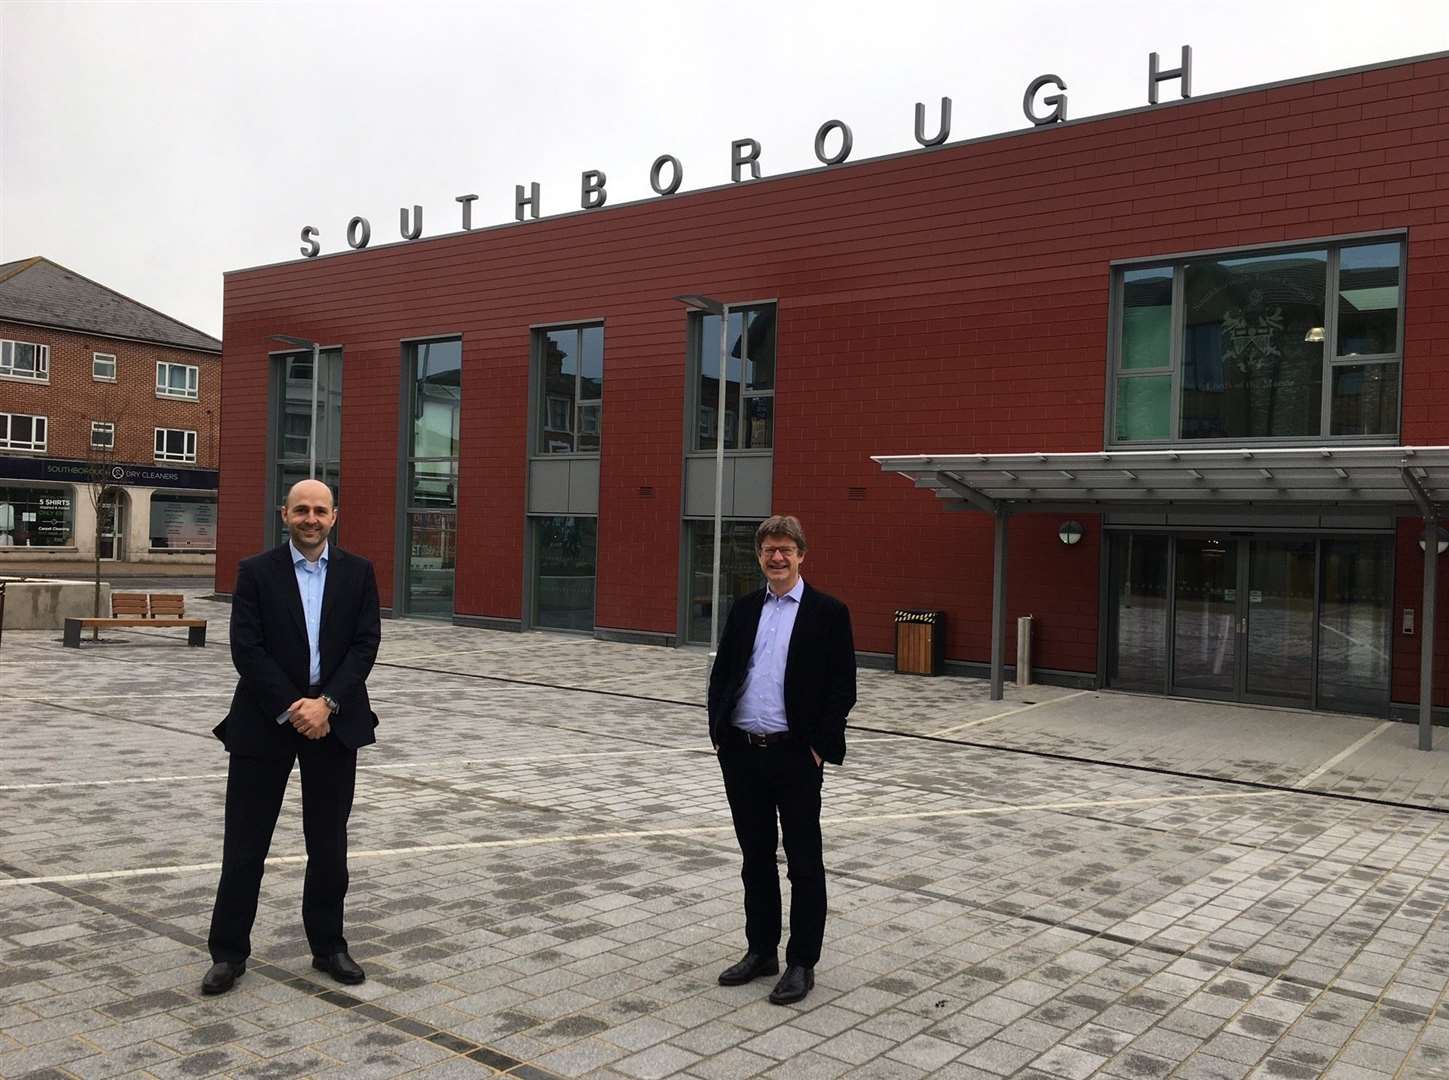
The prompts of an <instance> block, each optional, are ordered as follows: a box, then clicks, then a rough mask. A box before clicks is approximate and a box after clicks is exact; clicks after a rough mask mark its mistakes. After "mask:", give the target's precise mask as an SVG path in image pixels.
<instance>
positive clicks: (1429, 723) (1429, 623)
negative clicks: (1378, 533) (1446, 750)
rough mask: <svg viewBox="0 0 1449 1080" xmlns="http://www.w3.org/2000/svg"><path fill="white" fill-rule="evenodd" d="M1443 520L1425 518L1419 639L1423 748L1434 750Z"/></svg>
mask: <svg viewBox="0 0 1449 1080" xmlns="http://www.w3.org/2000/svg"><path fill="white" fill-rule="evenodd" d="M1439 535H1440V530H1439V521H1438V519H1437V518H1425V519H1424V603H1423V614H1424V630H1423V633H1422V634H1421V635H1420V637H1419V749H1420V750H1432V749H1434V628H1435V621H1436V620H1435V615H1436V612H1435V607H1436V601H1437V599H1438V596H1439V588H1438V585H1439V582H1438V577H1439Z"/></svg>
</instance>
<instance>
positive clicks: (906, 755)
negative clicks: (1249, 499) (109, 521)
mask: <svg viewBox="0 0 1449 1080" xmlns="http://www.w3.org/2000/svg"><path fill="white" fill-rule="evenodd" d="M188 597H189V600H188V605H189V607H192V608H194V609H195V610H197V611H199V612H203V613H205V614H207V615H209V616H210V617H212V618H213V619H214V620H215V621H214V622H213V625H212V627H211V632H210V635H209V636H210V638H211V645H209V646H208V648H206V649H205V650H197V649H188V648H186V647H185V645H184V644H180V643H179V642H178V641H177V640H176V639H175V635H174V634H171V635H166V634H161V633H158V632H145V631H140V632H136V633H120V632H116V633H112V634H109V635H108V639H109V642H108V643H105V644H101V645H98V646H90V647H87V648H85V649H83V650H81V651H79V652H73V651H71V650H64V651H63V650H61V648H60V647H59V643H58V641H57V640H55V637H54V636H53V635H49V634H46V633H41V632H23V633H17V632H13V631H12V632H11V633H10V634H7V635H6V638H5V641H4V645H3V653H0V686H3V687H4V694H5V697H6V700H7V703H9V707H8V708H7V710H6V712H5V716H4V717H3V718H0V733H3V747H4V753H3V755H0V864H3V865H0V1077H7V1078H8V1077H19V1076H31V1075H34V1076H45V1077H90V1076H95V1077H111V1076H126V1075H134V1076H151V1077H172V1076H175V1077H200V1076H210V1075H234V1076H248V1077H267V1078H281V1077H290V1076H340V1077H346V1078H347V1080H359V1078H362V1077H371V1076H423V1077H449V1076H467V1077H475V1076H487V1075H490V1074H491V1073H492V1072H493V1071H494V1070H492V1069H491V1068H490V1067H489V1064H490V1063H492V1064H494V1065H504V1066H506V1067H510V1068H513V1073H512V1075H518V1076H535V1077H547V1076H556V1077H557V1076H567V1077H588V1078H590V1080H610V1078H614V1080H646V1078H648V1077H665V1076H689V1077H697V1078H729V1077H750V1076H783V1077H790V1078H791V1080H809V1078H812V1077H820V1078H825V1080H835V1078H837V1077H861V1078H869V1080H888V1078H891V1077H919V1076H939V1077H945V1078H964V1080H980V1078H983V1077H1001V1076H1020V1077H1026V1078H1031V1077H1038V1078H1042V1077H1050V1078H1055V1080H1062V1078H1072V1077H1084V1076H1090V1075H1101V1076H1109V1077H1117V1078H1119V1080H1146V1078H1155V1077H1164V1076H1182V1077H1243V1076H1262V1077H1281V1078H1292V1077H1299V1076H1303V1077H1310V1076H1313V1077H1316V1076H1331V1077H1343V1078H1347V1080H1377V1078H1378V1077H1390V1076H1401V1077H1433V1076H1449V1008H1446V1004H1445V996H1446V989H1449V938H1446V935H1445V930H1446V928H1449V915H1446V905H1449V872H1446V866H1445V857H1446V854H1449V830H1446V829H1445V818H1444V815H1443V814H1442V812H1441V811H1443V810H1445V809H1449V797H1446V794H1445V792H1446V789H1449V768H1446V766H1445V761H1444V753H1443V752H1440V751H1436V752H1435V753H1433V754H1417V753H1415V752H1413V751H1412V750H1411V749H1410V747H1411V746H1412V732H1411V729H1409V728H1398V727H1396V728H1392V729H1386V730H1385V731H1383V732H1381V733H1380V734H1379V735H1378V736H1377V737H1376V738H1375V739H1374V740H1373V741H1371V742H1370V743H1368V744H1366V746H1365V747H1364V748H1363V749H1361V750H1360V751H1358V752H1357V753H1355V754H1354V755H1353V756H1351V757H1349V758H1347V759H1345V760H1344V761H1342V762H1340V763H1339V764H1338V765H1337V766H1335V767H1334V768H1333V769H1331V770H1329V771H1327V772H1326V773H1324V774H1323V775H1322V776H1320V777H1319V778H1318V779H1317V780H1315V781H1314V782H1313V786H1314V787H1315V788H1318V789H1321V790H1322V791H1325V792H1329V793H1336V794H1340V795H1342V794H1356V795H1365V796H1369V797H1371V798H1375V799H1382V800H1388V801H1395V800H1398V801H1402V802H1407V803H1411V804H1414V805H1408V806H1394V805H1377V804H1373V803H1367V802H1362V801H1357V802H1355V801H1349V800H1344V799H1330V798H1322V797H1314V796H1312V795H1308V794H1302V793H1293V792H1291V791H1282V790H1278V791H1272V790H1264V789H1261V788H1252V787H1243V786H1233V785H1227V784H1223V783H1221V782H1220V781H1221V780H1226V779H1231V780H1237V781H1249V782H1251V783H1257V784H1264V783H1267V784H1282V785H1285V786H1291V784H1292V783H1296V782H1297V781H1298V780H1299V779H1300V778H1301V777H1303V776H1305V775H1307V774H1308V773H1309V772H1311V771H1312V770H1313V769H1315V768H1316V767H1317V766H1318V765H1319V764H1321V763H1322V762H1323V761H1326V760H1327V759H1328V758H1329V757H1331V756H1333V754H1335V753H1337V752H1338V750H1340V749H1343V748H1344V747H1346V746H1348V745H1349V744H1350V743H1352V742H1353V741H1355V740H1356V739H1358V738H1360V737H1361V736H1362V735H1363V734H1366V733H1369V732H1372V731H1373V730H1374V729H1375V726H1376V725H1375V724H1374V722H1371V721H1364V720H1361V719H1357V718H1352V717H1326V716H1316V715H1313V714H1307V713H1273V712H1270V711H1267V710H1260V709H1243V708H1237V707H1219V706H1207V705H1198V704H1192V703H1184V702H1167V701H1161V700H1157V699H1148V698H1132V697H1126V696H1122V695H1102V694H1073V692H1069V691H1063V690H1059V689H1053V688H1046V687H1034V688H1030V689H1029V690H1027V691H1012V692H1011V694H1010V700H1009V701H1008V702H1007V703H1006V704H1005V705H1004V706H1003V705H1001V704H993V703H990V702H988V701H987V700H986V697H985V693H984V686H983V685H982V684H980V683H977V682H972V681H967V680H952V679H937V680H930V679H910V678H903V677H897V676H892V675H888V674H885V673H881V672H874V671H866V672H863V673H862V677H861V705H860V707H859V709H858V711H857V713H856V715H855V717H854V721H855V722H856V723H857V724H858V725H859V726H860V727H862V728H866V727H868V728H873V729H877V730H875V731H871V732H866V731H858V732H857V733H856V735H855V736H854V738H853V740H852V745H851V752H850V758H849V760H848V762H847V765H846V766H845V767H844V768H842V769H833V768H832V769H830V770H829V771H828V774H827V777H826V816H827V818H828V819H830V820H829V821H828V822H827V825H826V837H827V848H828V850H827V865H828V867H829V869H830V872H831V882H830V890H831V896H830V903H831V921H830V924H829V929H828V934H827V943H826V953H825V956H824V957H823V959H822V962H821V965H820V967H819V968H818V969H817V973H816V974H817V986H816V990H815V992H814V993H813V994H812V995H811V996H810V998H808V999H807V1000H806V1002H804V1003H803V1004H801V1005H799V1006H794V1007H790V1008H785V1009H781V1008H776V1007H774V1006H771V1005H769V1004H768V1003H767V1002H765V1000H764V996H765V993H766V992H767V991H768V989H769V986H768V982H769V980H760V981H759V982H758V983H757V984H754V985H751V986H748V987H720V986H718V985H716V983H715V980H714V976H715V974H716V972H717V971H718V970H719V969H720V968H721V967H723V966H725V965H726V964H727V963H729V962H731V961H733V960H734V959H736V958H737V956H738V954H739V952H740V950H741V947H742V939H741V932H740V928H741V921H742V913H741V911H740V904H739V880H738V862H737V853H736V852H735V850H734V845H733V839H732V835H731V833H730V830H729V827H728V817H727V812H726V810H725V806H724V799H723V793H722V791H721V788H720V784H719V776H718V769H717V766H716V765H715V763H714V761H713V760H712V758H711V755H709V754H707V753H702V752H701V744H702V743H703V739H702V723H703V718H702V713H701V711H700V709H699V708H698V702H699V700H700V698H701V694H702V687H703V670H704V666H703V665H704V661H703V657H702V656H701V654H699V653H698V652H694V651H690V650H680V651H669V650H659V649H649V648H642V647H633V646H624V645H614V644H605V643H600V642H594V641H591V640H589V639H585V638H576V637H563V636H551V635H534V634H529V635H516V634H515V635H509V634H502V633H492V632H487V631H476V630H465V629H460V628H454V627H447V626H441V625H438V624H433V623H425V622H415V621H398V622H389V623H388V624H386V626H385V635H384V647H383V654H382V660H383V664H382V665H380V666H379V667H378V669H377V671H376V672H375V674H374V677H373V679H372V682H371V685H372V687H373V689H374V698H375V700H376V703H377V707H378V711H379V712H380V714H381V715H382V717H383V727H382V729H381V732H380V735H381V737H382V742H381V743H380V744H379V746H378V747H376V748H375V749H373V750H369V751H368V752H367V753H365V754H364V755H363V757H362V765H363V768H362V769H361V771H360V774H359V783H358V800H357V808H356V811H355V813H354V819H353V831H352V848H353V851H354V858H353V887H352V892H351V894H350V897H349V911H348V931H349V936H350V938H351V940H352V942H353V946H354V950H353V951H354V953H355V955H356V956H357V957H358V958H359V960H361V961H362V962H363V963H364V964H365V965H366V966H367V968H368V970H369V973H370V976H371V977H370V978H369V980H368V982H366V983H365V984H363V985H362V986H360V987H355V988H349V989H348V990H347V996H346V997H345V998H338V997H336V995H335V994H331V991H332V990H333V987H332V986H331V984H330V983H325V982H324V981H322V980H321V977H320V976H319V979H318V980H317V981H313V980H312V979H311V977H310V976H311V975H312V974H313V973H312V972H311V971H310V969H309V966H308V955H307V947H306V943H305V941H304V939H303V938H302V935H301V928H300V925H299V923H300V920H299V916H298V907H299V897H300V890H301V879H302V866H301V864H300V861H299V860H297V859H296V858H295V857H296V856H298V855H299V854H300V852H301V836H300V827H299V822H298V819H297V801H296V796H297V792H296V789H295V788H293V789H292V792H291V793H290V795H289V799H288V805H287V807H286V808H285V809H284V812H283V819H282V822H281V824H280V825H279V827H278V832H277V837H276V840H275V842H274V851H273V854H274V856H278V857H282V861H280V862H277V863H275V864H274V865H273V866H272V867H271V868H270V869H269V871H268V874H267V879H266V883H265V885H264V889H263V897H262V905H261V909H260V910H259V913H258V920H257V928H256V931H255V933H254V940H255V942H256V947H257V955H256V957H254V962H253V967H252V970H250V971H249V972H248V974H247V976H246V977H245V978H244V979H243V980H242V981H241V983H240V984H239V986H238V988H237V990H235V991H233V992H232V993H231V994H228V995H225V996H224V997H222V998H219V999H203V998H201V997H200V996H199V994H198V993H197V984H198V982H199V980H200V976H201V973H202V971H204V970H205V967H206V957H205V955H204V949H203V948H202V941H203V939H204V936H205V933H206V924H207V920H208V917H209V913H210V905H211V899H212V890H213V888H214V886H215V880H216V871H215V869H214V866H213V864H214V863H215V861H216V860H217V858H218V855H219V851H220V828H221V807H222V795H223V781H224V774H225V765H226V762H225V756H224V754H223V753H222V752H221V750H220V747H219V746H218V745H217V744H216V743H215V741H214V740H213V739H212V738H211V737H210V735H209V728H210V727H211V726H212V724H214V723H215V720H216V717H217V716H218V715H219V713H220V712H221V710H223V709H224V708H225V705H226V702H227V700H228V698H229V694H230V686H231V683H232V674H231V669H230V663H229V658H228V655H227V653H226V649H225V638H226V635H225V619H226V615H227V609H226V607H225V605H222V604H217V603H214V602H209V601H206V600H204V599H202V597H201V594H200V593H199V592H198V591H196V590H194V589H193V590H190V591H189V592H188ZM423 667H426V668H428V669H431V670H429V671H422V670H419V669H420V668H423ZM593 690H608V691H610V692H611V695H609V696H606V695H601V694H597V693H591V692H590V691H593ZM648 699H653V700H648ZM1028 702H1046V703H1049V704H1045V705H1043V706H1042V707H1040V708H1036V709H1032V710H1030V711H1027V712H1024V713H1015V714H1014V715H1012V716H1009V717H1004V718H1002V719H999V720H993V719H991V717H992V716H993V715H995V714H996V713H1000V712H1004V711H1006V710H1007V709H1018V708H1021V707H1023V706H1024V705H1025V704H1026V703H1028ZM961 725H971V726H969V727H964V728H963V727H961ZM951 728H957V729H959V730H957V731H956V732H955V734H954V737H956V738H958V739H960V740H965V741H966V742H969V743H970V744H973V745H964V744H960V745H954V746H953V745H951V744H949V743H943V742H928V741H922V740H919V739H915V738H911V737H908V736H911V735H920V734H928V733H932V732H940V731H942V730H945V729H951ZM947 737H952V736H949V735H948V736H947ZM1440 738H1441V740H1442V739H1446V738H1449V735H1446V734H1445V733H1442V732H1441V733H1440ZM1036 751H1045V752H1048V753H1052V754H1069V755H1073V756H1075V757H1077V758H1080V759H1084V760H1073V761H1069V760H1060V759H1054V758H1048V757H1043V756H1041V755H1040V754H1038V753H1036ZM1123 765H1138V766H1143V765H1145V766H1148V767H1150V768H1152V769H1158V770H1162V771H1161V772H1149V771H1144V770H1142V769H1128V768H1122V767H1121V766H1123ZM1182 774H1194V775H1182ZM146 868H160V872H154V873H140V874H133V875H128V876H97V875H111V874H113V873H114V872H116V871H126V870H136V869H146ZM67 875H83V877H81V878H79V879H77V880H71V881H59V882H34V883H19V884H5V881H7V880H9V881H15V880H16V879H31V878H50V877H57V876H61V877H63V876H67ZM266 965H273V967H270V968H268V967H266ZM297 975H306V976H308V978H307V979H306V981H300V982H290V981H289V980H292V979H293V978H294V977H295V976H297ZM349 1003H351V1004H350V1005H349ZM435 1032H441V1034H434V1033H435ZM480 1044H481V1047H482V1048H481V1049H478V1050H476V1052H474V1054H473V1057H466V1056H463V1055H464V1054H466V1053H469V1052H470V1051H474V1048H475V1047H478V1046H479V1045H480ZM518 1062H525V1063H527V1064H525V1065H521V1066H520V1065H517V1064H516V1063H518ZM533 1070H538V1071H533Z"/></svg>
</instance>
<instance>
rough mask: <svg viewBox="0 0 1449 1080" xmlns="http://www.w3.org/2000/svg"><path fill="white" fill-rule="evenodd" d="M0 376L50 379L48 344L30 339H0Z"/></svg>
mask: <svg viewBox="0 0 1449 1080" xmlns="http://www.w3.org/2000/svg"><path fill="white" fill-rule="evenodd" d="M0 376H4V377H5V378H8V379H30V380H32V381H34V382H49V381H50V346H49V345H37V344H35V343H34V342H32V341H0Z"/></svg>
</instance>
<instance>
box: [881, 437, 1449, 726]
mask: <svg viewBox="0 0 1449 1080" xmlns="http://www.w3.org/2000/svg"><path fill="white" fill-rule="evenodd" d="M871 460H872V461H874V462H876V463H877V464H878V465H880V467H881V470H882V471H883V472H894V473H900V474H901V475H902V476H904V477H906V478H907V479H909V480H911V481H913V482H914V483H915V485H916V486H917V487H919V488H926V489H927V490H930V491H934V492H935V493H936V496H937V497H938V498H940V499H942V500H944V501H945V503H946V505H947V508H948V509H952V510H980V511H983V512H985V513H988V514H991V515H992V517H993V518H994V524H995V536H994V550H995V558H994V565H993V573H992V613H991V698H992V700H993V701H1000V700H1001V699H1002V697H1003V696H1004V690H1003V685H1004V680H1003V674H1004V656H1005V651H1006V650H1005V640H1006V552H1007V544H1006V529H1007V519H1008V517H1009V516H1010V515H1011V514H1013V513H1023V512H1032V511H1036V512H1058V513H1070V512H1079V513H1100V512H1104V511H1110V510H1123V509H1131V508H1135V509H1157V510H1162V509H1168V508H1173V507H1177V508H1196V509H1211V510H1223V511H1247V510H1251V511H1252V512H1253V513H1254V514H1255V515H1258V514H1263V513H1268V514H1272V513H1274V512H1281V513H1285V514H1286V513H1292V514H1302V513H1303V512H1305V511H1307V510H1309V509H1314V508H1318V509H1323V510H1334V511H1340V512H1341V511H1344V510H1350V511H1352V510H1357V509H1360V508H1362V509H1366V510H1379V511H1388V510H1398V511H1406V512H1408V513H1411V514H1414V515H1416V516H1418V517H1422V518H1423V520H1424V593H1423V611H1422V614H1423V628H1422V630H1421V637H1420V655H1419V668H1420V671H1419V748H1420V749H1421V750H1429V749H1432V747H1433V728H1432V726H1431V723H1432V717H1431V711H1432V703H1433V656H1434V630H1435V617H1436V613H1435V597H1436V577H1437V569H1438V556H1437V549H1438V543H1437V541H1438V539H1439V538H1440V537H1441V536H1442V535H1443V533H1441V531H1440V518H1441V516H1442V515H1441V512H1440V509H1439V508H1440V506H1441V505H1444V504H1449V446H1373V447H1331V448H1330V447H1318V448H1305V447H1298V448H1294V449H1276V448H1273V449H1265V448H1260V447H1241V448H1238V449H1236V450H1227V449H1214V450H1101V451H1095V452H1090V453H1075V454H1049V453H1036V454H905V455H893V454H881V455H876V456H873V457H872V458H871Z"/></svg>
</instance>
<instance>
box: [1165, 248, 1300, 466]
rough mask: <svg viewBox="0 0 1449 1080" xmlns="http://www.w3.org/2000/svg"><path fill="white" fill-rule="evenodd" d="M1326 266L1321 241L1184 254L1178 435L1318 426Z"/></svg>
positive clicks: (1280, 432) (1294, 431)
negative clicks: (1230, 254) (1303, 246)
mask: <svg viewBox="0 0 1449 1080" xmlns="http://www.w3.org/2000/svg"><path fill="white" fill-rule="evenodd" d="M1327 266H1328V254H1327V252H1325V251H1300V252H1292V253H1287V254H1282V255H1264V256H1254V257H1249V258H1240V259H1216V260H1211V261H1205V262H1195V263H1189V264H1187V266H1186V269H1185V273H1184V284H1185V299H1184V306H1185V309H1186V315H1185V319H1186V326H1185V334H1184V346H1185V348H1184V354H1183V357H1184V358H1183V378H1182V436H1183V438H1186V439H1198V438H1255V437H1263V436H1287V435H1317V434H1319V432H1320V430H1321V400H1322V396H1321V395H1322V387H1323V348H1324V344H1323V342H1324V295H1325V292H1326V289H1327Z"/></svg>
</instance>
